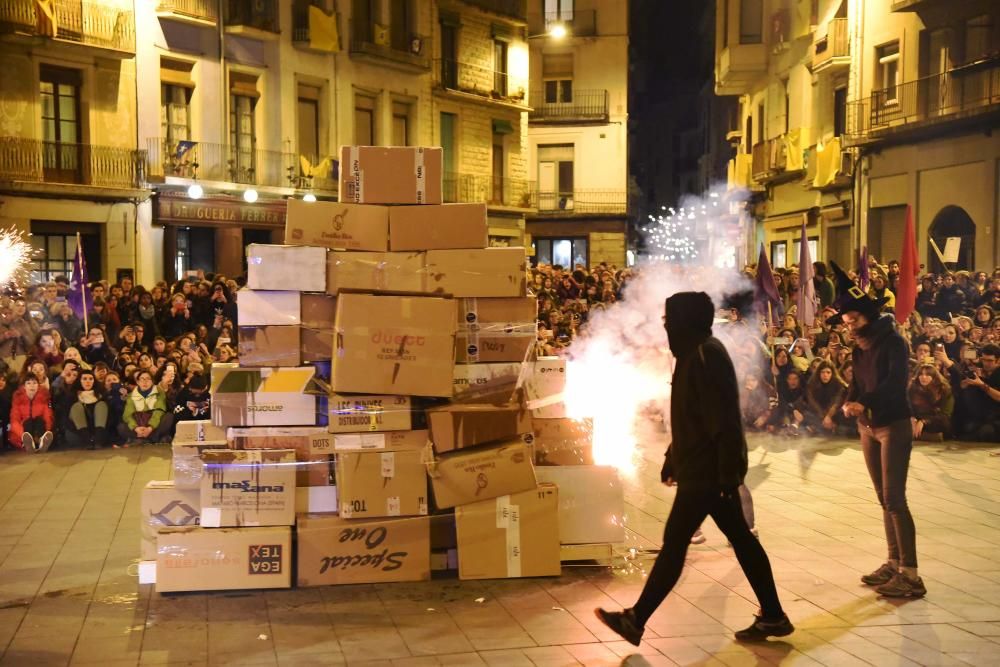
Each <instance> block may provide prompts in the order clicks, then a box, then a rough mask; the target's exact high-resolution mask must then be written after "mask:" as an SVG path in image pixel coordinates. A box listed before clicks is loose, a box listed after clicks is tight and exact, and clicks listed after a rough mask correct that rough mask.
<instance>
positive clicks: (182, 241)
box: [174, 229, 191, 278]
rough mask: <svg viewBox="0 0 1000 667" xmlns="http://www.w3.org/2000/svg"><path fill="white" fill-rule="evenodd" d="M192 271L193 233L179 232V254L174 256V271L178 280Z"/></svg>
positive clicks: (184, 230) (187, 231) (188, 231)
mask: <svg viewBox="0 0 1000 667" xmlns="http://www.w3.org/2000/svg"><path fill="white" fill-rule="evenodd" d="M190 270H191V231H190V230H188V229H178V230H177V254H176V255H174V271H176V273H175V274H174V275H176V276H177V277H178V278H183V277H184V276H186V275H187V272H188V271H190Z"/></svg>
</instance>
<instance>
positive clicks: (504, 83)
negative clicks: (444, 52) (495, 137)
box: [434, 59, 528, 104]
mask: <svg viewBox="0 0 1000 667" xmlns="http://www.w3.org/2000/svg"><path fill="white" fill-rule="evenodd" d="M434 83H435V84H436V85H437V86H439V87H440V88H443V89H445V90H454V91H458V92H462V93H469V94H472V95H478V96H480V97H485V98H488V99H491V100H496V101H498V102H508V103H514V104H524V101H525V99H524V98H525V95H526V93H527V84H528V82H527V80H525V79H521V78H518V77H512V76H511V75H510V74H509V73H507V72H502V71H500V70H494V69H490V68H488V67H480V66H478V65H472V64H470V63H464V62H461V61H459V60H446V59H439V60H435V61H434Z"/></svg>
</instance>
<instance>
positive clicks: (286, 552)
mask: <svg viewBox="0 0 1000 667" xmlns="http://www.w3.org/2000/svg"><path fill="white" fill-rule="evenodd" d="M156 544H157V546H156V552H157V553H156V591H157V592H158V593H174V592H181V591H228V590H244V589H254V588H290V587H291V585H292V576H291V572H292V561H291V559H292V530H291V528H289V527H288V526H281V527H267V528H215V529H205V528H197V527H185V528H164V529H161V530H160V531H159V533H157V536H156Z"/></svg>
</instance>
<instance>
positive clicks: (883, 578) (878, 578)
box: [861, 563, 899, 586]
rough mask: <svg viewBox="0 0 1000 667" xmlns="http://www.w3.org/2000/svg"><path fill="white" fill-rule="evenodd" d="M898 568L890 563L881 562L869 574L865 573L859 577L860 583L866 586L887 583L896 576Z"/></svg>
mask: <svg viewBox="0 0 1000 667" xmlns="http://www.w3.org/2000/svg"><path fill="white" fill-rule="evenodd" d="M898 571H899V570H897V569H896V567H895V566H894V565H892V564H891V563H882V565H880V566H879V568H878V569H877V570H875V571H874V572H872V573H871V574H866V575H864V576H862V577H861V583H863V584H865V585H866V586H881V585H882V584H887V583H889V581H890V580H892V578H893V577H895V576H896V574H897V572H898Z"/></svg>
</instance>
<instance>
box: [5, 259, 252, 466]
mask: <svg viewBox="0 0 1000 667" xmlns="http://www.w3.org/2000/svg"><path fill="white" fill-rule="evenodd" d="M237 289H238V284H237V282H236V281H234V280H231V279H226V278H225V277H224V276H213V275H208V276H203V277H199V278H195V277H191V278H188V279H186V280H183V281H178V282H176V283H175V284H173V285H168V284H167V283H165V282H160V283H157V284H156V285H154V286H153V287H152V288H151V289H146V288H144V287H143V286H141V285H134V284H133V282H132V280H131V279H130V278H123V279H122V280H121V281H120V283H116V284H108V283H107V282H105V281H99V282H95V283H92V284H91V285H89V289H88V290H87V295H86V301H85V302H86V303H87V307H86V312H85V313H81V314H82V315H85V317H83V318H81V317H79V316H78V315H77V314H76V313H75V312H74V310H73V308H72V307H71V306H70V302H69V300H68V298H67V297H68V295H69V281H68V280H67V279H66V277H65V276H56V278H55V280H53V281H52V282H48V283H43V284H35V285H31V286H29V287H27V288H25V289H15V288H11V289H8V290H7V291H6V292H5V293H4V294H3V295H2V296H0V436H2V440H3V443H4V448H13V449H16V450H22V451H26V452H43V451H47V450H48V449H49V448H50V447H53V446H55V447H57V448H88V449H97V448H101V447H108V446H110V447H128V446H131V445H136V444H159V443H167V442H170V440H171V438H172V436H173V431H174V425H175V423H176V422H177V421H181V420H190V419H207V418H209V415H210V412H209V409H210V405H211V398H210V395H209V370H210V368H211V365H212V364H213V363H216V362H233V361H236V360H237V353H236V350H237V341H236V336H235V335H234V332H236V330H237V329H236V326H237V309H236V301H235V291H236V290H237Z"/></svg>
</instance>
